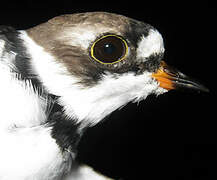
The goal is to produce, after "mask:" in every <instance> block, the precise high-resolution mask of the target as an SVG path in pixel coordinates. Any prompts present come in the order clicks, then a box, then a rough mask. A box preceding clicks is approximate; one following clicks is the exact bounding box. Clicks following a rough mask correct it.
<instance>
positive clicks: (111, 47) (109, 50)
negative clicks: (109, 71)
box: [104, 44, 116, 55]
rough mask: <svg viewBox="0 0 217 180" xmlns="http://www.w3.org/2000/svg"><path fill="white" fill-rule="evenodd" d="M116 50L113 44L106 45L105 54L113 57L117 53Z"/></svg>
mask: <svg viewBox="0 0 217 180" xmlns="http://www.w3.org/2000/svg"><path fill="white" fill-rule="evenodd" d="M115 51H116V48H115V46H114V45H113V44H105V45H104V52H105V53H106V54H108V55H111V54H113V53H115Z"/></svg>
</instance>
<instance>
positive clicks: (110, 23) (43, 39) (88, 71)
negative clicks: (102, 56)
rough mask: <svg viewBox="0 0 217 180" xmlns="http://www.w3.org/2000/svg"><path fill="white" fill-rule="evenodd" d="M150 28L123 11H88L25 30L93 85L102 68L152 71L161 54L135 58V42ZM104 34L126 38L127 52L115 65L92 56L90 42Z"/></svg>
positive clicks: (121, 70)
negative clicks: (126, 55)
mask: <svg viewBox="0 0 217 180" xmlns="http://www.w3.org/2000/svg"><path fill="white" fill-rule="evenodd" d="M150 29H154V28H153V27H152V26H150V25H148V24H145V23H143V22H140V21H136V20H134V19H131V18H128V17H125V16H122V15H117V14H112V13H106V12H91V13H80V14H70V15H62V16H58V17H55V18H53V19H51V20H49V21H48V22H46V23H43V24H40V25H38V26H36V27H33V28H31V29H28V30H27V33H28V35H29V36H30V37H31V38H32V39H33V40H34V41H35V42H36V43H37V44H38V45H40V46H42V47H43V48H44V49H45V51H47V52H49V53H51V54H52V55H53V56H55V57H56V60H57V61H60V62H61V63H64V64H65V66H66V67H67V69H68V71H69V72H70V73H71V74H74V75H75V74H76V76H78V77H81V83H85V84H86V85H92V84H95V83H96V82H97V81H98V80H99V79H100V77H101V75H102V74H103V73H104V71H110V72H115V73H125V72H129V71H135V72H137V73H141V72H143V70H144V69H146V70H148V69H150V70H151V71H155V70H156V69H157V68H158V67H159V62H160V60H161V58H162V55H163V54H155V55H154V56H152V57H150V58H151V61H147V62H146V63H143V64H141V63H140V62H138V61H137V58H136V48H137V43H138V42H139V40H140V38H141V37H142V36H143V35H144V36H147V35H148V32H149V31H150ZM105 34H116V35H120V36H123V37H124V38H126V39H127V42H128V43H129V48H130V56H129V57H128V58H126V60H124V61H122V62H120V63H118V64H115V65H110V64H109V65H102V64H100V63H97V62H95V61H93V60H92V59H91V57H90V52H89V51H90V47H89V46H91V43H93V41H94V40H95V39H97V38H99V37H100V36H103V35H105ZM91 35H93V36H95V37H94V39H93V40H92V42H91V41H88V38H87V39H85V36H91ZM77 36H84V39H83V41H81V40H78V41H77V39H79V37H77ZM85 41H87V42H85ZM72 42H77V44H76V43H74V44H73V43H72ZM79 43H80V44H79ZM85 43H88V44H89V46H88V47H83V46H82V44H85ZM149 62H150V63H149Z"/></svg>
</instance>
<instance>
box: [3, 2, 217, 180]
mask: <svg viewBox="0 0 217 180" xmlns="http://www.w3.org/2000/svg"><path fill="white" fill-rule="evenodd" d="M190 2H191V3H190ZM86 11H108V12H114V13H118V14H123V15H126V16H129V17H132V18H135V19H138V20H141V21H144V22H147V23H150V24H152V25H153V26H155V27H156V28H157V29H158V30H159V31H160V32H161V34H162V36H163V38H164V42H165V48H166V54H165V61H166V62H167V63H168V64H170V65H172V66H175V67H176V68H178V69H180V70H181V71H182V72H184V73H185V74H187V75H189V76H191V77H194V78H196V79H198V80H200V82H202V83H203V84H204V85H206V86H207V87H208V88H209V89H210V93H197V92H195V93H192V92H176V91H170V92H169V93H166V94H164V95H161V96H159V97H157V98H156V97H155V96H150V97H148V98H147V99H146V100H145V101H143V102H141V103H139V106H137V104H129V105H127V106H126V107H124V108H123V109H122V110H121V111H116V112H114V113H113V114H112V115H111V116H109V118H108V119H107V120H106V121H105V122H103V123H100V124H99V125H97V126H96V127H94V128H92V129H89V130H88V131H87V133H86V134H85V136H84V137H83V139H82V141H81V143H80V146H79V156H78V159H79V160H80V161H81V162H84V163H87V164H89V165H91V166H93V167H94V168H95V169H97V170H99V171H100V172H102V173H104V174H106V175H109V176H111V177H114V178H117V179H118V178H120V177H122V178H123V179H124V180H125V179H126V180H128V179H130V180H136V179H162V178H164V179H176V180H181V179H206V180H209V179H217V175H216V174H217V167H216V163H217V155H216V153H217V147H216V145H217V136H216V134H217V133H216V127H217V126H216V71H217V69H216V60H217V58H216V52H217V49H216V47H217V28H216V22H217V21H216V19H217V9H216V7H215V6H214V3H211V2H207V1H206V2H205V1H204V2H202V1H201V2H199V1H198V2H197V1H195V2H192V1H188V2H184V1H182V3H179V2H176V1H173V2H172V1H171V2H168V3H166V2H165V1H161V2H158V1H154V2H153V3H150V2H149V1H135V0H128V1H111V0H104V1H99V2H93V1H88V2H85V1H69V0H68V1H67V0H61V1H53V2H52V1H44V2H40V1H31V0H28V1H27V0H26V1H21V2H19V1H16V2H13V1H10V2H6V4H3V2H1V6H0V24H4V25H10V26H13V27H15V28H18V29H26V28H29V27H32V26H35V25H37V24H39V23H42V22H44V21H47V20H48V19H50V18H52V17H54V16H57V15H61V14H65V13H77V12H86Z"/></svg>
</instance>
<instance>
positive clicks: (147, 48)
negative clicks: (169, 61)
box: [137, 29, 164, 59]
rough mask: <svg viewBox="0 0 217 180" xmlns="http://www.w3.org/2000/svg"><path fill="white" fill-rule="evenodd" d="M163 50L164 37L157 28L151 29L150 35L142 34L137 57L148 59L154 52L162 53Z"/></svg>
mask: <svg viewBox="0 0 217 180" xmlns="http://www.w3.org/2000/svg"><path fill="white" fill-rule="evenodd" d="M163 52H164V43H163V38H162V36H161V34H160V33H159V32H158V31H157V30H153V29H151V30H150V31H149V34H148V36H146V37H145V36H142V37H141V40H140V41H139V42H138V48H137V58H142V59H146V58H148V57H149V56H151V55H152V54H160V53H163Z"/></svg>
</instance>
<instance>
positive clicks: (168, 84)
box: [152, 61, 209, 92]
mask: <svg viewBox="0 0 217 180" xmlns="http://www.w3.org/2000/svg"><path fill="white" fill-rule="evenodd" d="M152 77H153V78H155V79H156V80H157V81H158V82H159V86H160V87H162V88H164V89H166V90H171V89H192V90H197V91H203V92H209V89H207V88H206V87H205V86H203V85H202V84H200V83H198V82H197V81H195V80H193V79H191V78H189V77H187V76H186V75H184V74H183V73H181V72H180V71H178V70H176V69H175V68H171V67H169V66H168V65H167V64H166V63H165V62H164V61H162V62H161V64H160V67H159V69H158V70H157V71H156V72H155V73H153V74H152Z"/></svg>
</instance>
